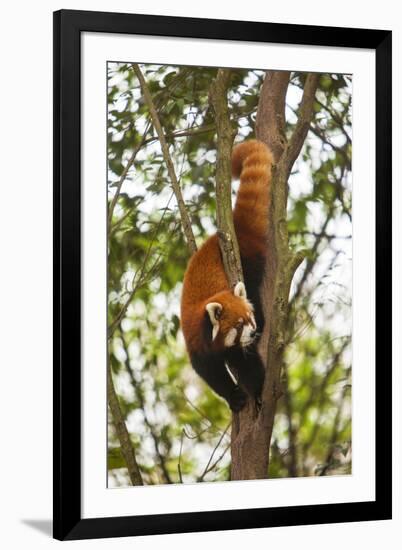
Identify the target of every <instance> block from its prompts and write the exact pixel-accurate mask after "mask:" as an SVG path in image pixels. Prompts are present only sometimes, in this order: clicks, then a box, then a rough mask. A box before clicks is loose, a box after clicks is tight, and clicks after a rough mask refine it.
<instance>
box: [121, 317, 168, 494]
mask: <svg viewBox="0 0 402 550" xmlns="http://www.w3.org/2000/svg"><path fill="white" fill-rule="evenodd" d="M119 332H120V338H121V341H122V344H123V349H124V353H125V354H126V360H125V361H124V366H125V368H126V371H127V374H128V376H129V378H130V382H131V386H132V388H133V390H134V392H135V394H136V396H137V398H138V401H139V403H140V407H141V410H142V413H143V415H144V422H145V424H146V426H147V427H148V430H149V433H150V435H151V438H152V441H153V443H154V448H155V454H156V456H157V457H158V461H159V466H160V468H161V470H162V474H163V477H164V478H165V482H166V483H173V482H172V480H171V477H170V475H169V471H168V469H167V465H166V457H165V455H164V454H163V453H162V451H161V449H160V445H159V436H158V435H157V434H156V433H155V427H154V426H153V424H152V423H151V422H150V420H149V418H148V415H147V413H146V410H145V399H144V395H143V393H142V388H141V385H140V384H138V383H137V381H136V379H135V377H134V373H133V369H132V368H131V365H130V356H129V351H128V346H127V342H126V339H125V336H124V332H123V329H122V327H121V325H120V326H119Z"/></svg>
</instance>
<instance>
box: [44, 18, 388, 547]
mask: <svg viewBox="0 0 402 550" xmlns="http://www.w3.org/2000/svg"><path fill="white" fill-rule="evenodd" d="M86 31H87V32H102V33H123V34H126V33H128V34H141V35H150V36H165V37H194V38H200V39H219V40H236V41H253V42H270V43H282V44H300V45H311V46H342V47H346V48H368V49H372V50H375V56H376V77H375V81H376V120H375V123H376V285H377V286H376V288H377V289H378V288H381V292H378V291H376V358H375V359H376V379H375V407H376V424H375V430H376V446H375V448H376V455H375V463H376V484H375V489H376V498H375V501H370V502H354V503H347V502H346V503H343V504H325V505H306V506H289V507H279V508H258V509H253V510H248V509H242V510H230V511H218V512H216V511H209V512H195V513H180V514H176V513H175V514H160V515H142V516H130V517H104V518H96V519H82V516H81V406H80V401H81V203H80V196H81V192H80V190H81V187H80V186H81V184H80V170H81V143H80V133H81V127H80V118H81V106H80V95H81V80H80V72H81V60H80V56H81V50H80V38H81V34H82V33H83V32H86ZM391 40H392V37H391V32H390V31H385V30H366V29H351V28H335V27H315V26H307V25H288V24H272V23H255V22H245V21H222V20H212V19H193V18H191V19H190V18H181V17H165V16H163V17H162V16H153V15H133V14H124V13H101V12H89V11H70V10H61V11H57V12H55V13H54V522H53V534H54V537H55V538H57V539H60V540H71V539H85V538H100V537H121V536H132V535H149V534H160V533H178V532H190V531H194V532H195V531H211V530H226V529H245V528H256V527H269V526H287V525H302V524H313V523H314V524H318V523H334V522H350V521H363V520H380V519H390V518H391V511H392V506H391V501H392V497H391V495H392V492H391V483H392V480H391V471H392V464H391V460H392V459H391V451H392V446H391V433H392V427H391V307H392V306H391V304H392V301H391V300H392V295H391V292H392V291H391V276H392V275H391V244H392V242H391V239H392V235H391V135H392V118H391V51H392V50H391V48H392V47H391ZM373 429H374V426H373Z"/></svg>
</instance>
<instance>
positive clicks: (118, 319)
mask: <svg viewBox="0 0 402 550" xmlns="http://www.w3.org/2000/svg"><path fill="white" fill-rule="evenodd" d="M172 196H173V194H172V195H171V196H170V198H169V200H168V203H167V205H166V206H165V208H164V209H163V212H162V216H161V218H160V220H159V222H158V225H157V226H156V228H155V231H154V234H153V236H152V240H151V242H150V244H149V246H148V249H147V252H146V254H145V258H144V261H143V263H142V266H141V269H140V274H139V277H138V279H137V277H135V279H137V280H134V281H133V288H132V290H131V292H130V294H129V297H128V298H127V300H126V301H125V303H124V305H123V307H122V308H121V310H120V311H119V313H118V315H117V317H116V318H115V319H114V321H112V323H111V324H110V325H109V328H108V338H110V337H111V336H112V335H113V332H114V331H115V330H116V328H117V326H118V325H119V324H120V322H121V320H122V319H123V317H124V315H125V314H126V311H127V309H128V306H129V305H130V303H131V301H132V300H133V298H134V296H135V293H136V292H137V290H138V289H139V288H140V286H141V285H142V283H143V282H144V278H145V276H146V275H147V274H149V272H150V270H149V271H148V273H146V271H145V267H146V264H147V262H148V259H149V257H150V254H151V250H152V247H153V245H154V243H155V241H156V238H157V236H158V233H159V229H160V227H161V225H162V222H163V219H164V217H165V214H166V212H167V210H168V207H169V204H170V201H171V199H172ZM154 267H155V264H154V265H153V267H152V269H153V268H154Z"/></svg>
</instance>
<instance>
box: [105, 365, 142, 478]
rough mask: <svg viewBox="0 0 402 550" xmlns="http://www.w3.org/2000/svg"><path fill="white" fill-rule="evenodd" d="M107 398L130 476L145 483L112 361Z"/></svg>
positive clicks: (109, 370)
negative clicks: (117, 387) (125, 416)
mask: <svg viewBox="0 0 402 550" xmlns="http://www.w3.org/2000/svg"><path fill="white" fill-rule="evenodd" d="M107 398H108V403H109V408H110V412H111V414H112V419H113V424H114V427H115V430H116V435H117V439H118V440H119V443H120V447H121V452H122V454H123V457H124V460H125V461H126V465H127V470H128V475H129V476H130V480H131V483H132V484H133V485H143V481H142V477H141V472H140V470H139V468H138V464H137V460H136V458H135V454H134V449H133V446H132V444H131V440H130V435H129V433H128V430H127V426H126V423H125V422H124V418H123V415H122V412H121V409H120V404H119V400H118V398H117V394H116V391H115V389H114V385H113V379H112V372H111V367H110V362H109V364H108V368H107Z"/></svg>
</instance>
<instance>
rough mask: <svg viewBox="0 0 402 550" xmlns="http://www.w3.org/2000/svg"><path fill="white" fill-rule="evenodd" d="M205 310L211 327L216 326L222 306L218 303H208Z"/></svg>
mask: <svg viewBox="0 0 402 550" xmlns="http://www.w3.org/2000/svg"><path fill="white" fill-rule="evenodd" d="M205 309H206V310H207V312H208V315H209V318H210V319H211V323H212V324H213V325H216V323H217V322H218V320H219V319H220V318H221V315H222V309H223V308H222V304H220V303H219V302H209V304H207V305H206V306H205Z"/></svg>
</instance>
